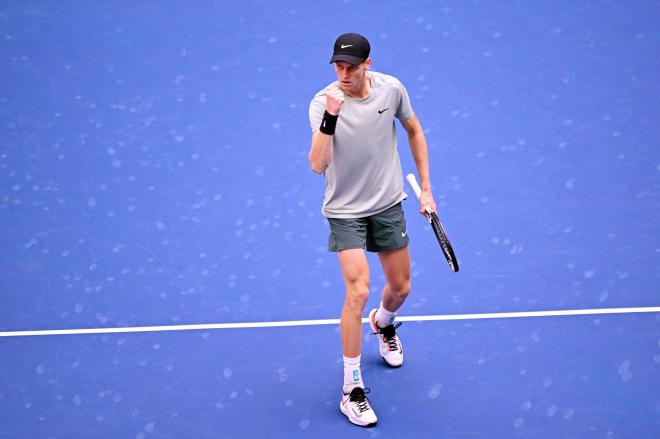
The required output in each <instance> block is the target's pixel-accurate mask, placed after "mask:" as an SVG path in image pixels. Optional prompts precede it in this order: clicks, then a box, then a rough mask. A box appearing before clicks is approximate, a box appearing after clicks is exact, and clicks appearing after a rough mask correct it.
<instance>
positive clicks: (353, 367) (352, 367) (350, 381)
mask: <svg viewBox="0 0 660 439" xmlns="http://www.w3.org/2000/svg"><path fill="white" fill-rule="evenodd" d="M360 357H361V355H358V356H357V357H355V358H351V357H347V356H344V393H346V394H348V393H351V390H353V389H354V388H355V387H362V388H363V389H364V383H363V382H362V370H360Z"/></svg>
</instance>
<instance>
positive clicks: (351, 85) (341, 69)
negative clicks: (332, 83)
mask: <svg viewBox="0 0 660 439" xmlns="http://www.w3.org/2000/svg"><path fill="white" fill-rule="evenodd" d="M334 64H335V73H337V80H338V81H339V87H340V88H341V89H342V91H344V92H345V93H349V94H350V93H351V92H353V93H355V92H358V91H360V90H361V89H362V87H363V85H364V81H365V78H366V73H367V70H369V66H370V65H371V60H370V59H367V60H366V61H364V62H363V63H362V64H358V65H356V66H354V65H352V64H349V63H347V62H344V61H337V62H335V63H334Z"/></svg>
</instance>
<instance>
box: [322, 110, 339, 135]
mask: <svg viewBox="0 0 660 439" xmlns="http://www.w3.org/2000/svg"><path fill="white" fill-rule="evenodd" d="M338 118H339V116H333V115H332V114H330V113H328V112H327V111H326V112H325V113H323V122H321V127H320V128H319V131H321V132H322V133H323V134H327V135H329V136H332V135H333V134H334V133H335V128H336V127H337V119H338Z"/></svg>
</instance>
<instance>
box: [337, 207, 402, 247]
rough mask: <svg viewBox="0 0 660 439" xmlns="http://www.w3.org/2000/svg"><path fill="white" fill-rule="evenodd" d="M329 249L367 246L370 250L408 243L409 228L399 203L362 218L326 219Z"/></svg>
mask: <svg viewBox="0 0 660 439" xmlns="http://www.w3.org/2000/svg"><path fill="white" fill-rule="evenodd" d="M328 222H329V223H330V238H329V239H328V250H330V251H331V252H336V251H340V250H346V249H349V248H365V247H366V248H367V251H370V252H380V251H383V250H394V249H397V248H401V247H405V246H406V245H408V230H407V229H406V219H405V218H404V216H403V208H402V207H401V203H397V204H395V205H394V206H392V207H390V208H389V209H387V210H384V211H383V212H380V213H377V214H376V215H372V216H368V217H365V218H328Z"/></svg>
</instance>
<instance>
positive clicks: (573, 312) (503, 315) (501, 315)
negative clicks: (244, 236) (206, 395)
mask: <svg viewBox="0 0 660 439" xmlns="http://www.w3.org/2000/svg"><path fill="white" fill-rule="evenodd" d="M650 312H660V306H651V307H638V308H596V309H566V310H556V311H527V312H497V313H486V314H453V315H451V314H450V315H433V316H397V318H396V319H397V321H399V322H427V321H441V320H477V319H510V318H519V317H556V316H583V315H598V314H632V313H650ZM362 323H367V319H366V318H364V319H362ZM337 324H339V319H325V320H290V321H283V322H252V323H209V324H200V325H170V326H135V327H126V328H87V329H48V330H39V331H6V332H0V337H26V336H43V335H75V334H116V333H126V332H159V331H192V330H200V329H244V328H277V327H290V326H315V325H337Z"/></svg>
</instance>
